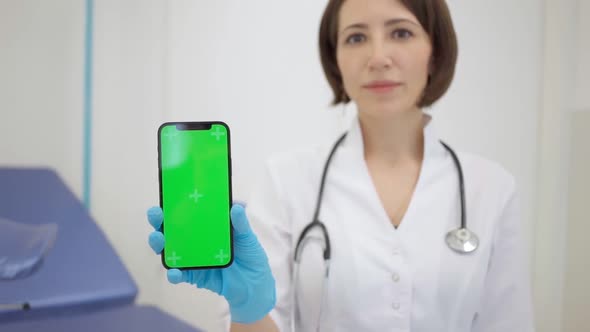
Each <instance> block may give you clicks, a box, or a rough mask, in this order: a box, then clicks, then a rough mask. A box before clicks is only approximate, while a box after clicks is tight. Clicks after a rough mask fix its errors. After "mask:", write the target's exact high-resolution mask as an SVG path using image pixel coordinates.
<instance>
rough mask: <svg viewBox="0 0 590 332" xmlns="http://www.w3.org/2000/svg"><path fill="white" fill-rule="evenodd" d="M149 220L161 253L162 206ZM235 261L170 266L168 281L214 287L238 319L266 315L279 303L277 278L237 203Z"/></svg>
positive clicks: (154, 209)
mask: <svg viewBox="0 0 590 332" xmlns="http://www.w3.org/2000/svg"><path fill="white" fill-rule="evenodd" d="M147 215H148V220H149V222H150V224H151V225H152V226H153V227H154V228H155V229H156V230H155V231H154V232H152V233H151V234H150V235H149V245H150V247H151V248H152V249H153V250H154V251H155V252H156V254H160V253H161V252H162V250H163V249H164V234H162V232H161V226H162V221H163V220H164V215H163V213H162V209H161V208H160V207H158V206H157V207H152V208H150V209H149V210H148V212H147ZM231 221H232V226H233V230H234V232H233V234H234V237H233V241H234V261H233V263H232V264H231V265H230V266H229V267H227V268H224V269H208V270H178V269H170V270H168V281H170V282H171V283H173V284H178V283H181V282H187V283H189V284H193V285H196V286H197V287H199V288H206V289H208V290H210V291H213V292H215V293H217V294H219V295H221V296H223V297H225V299H226V300H227V302H228V304H229V309H230V313H231V319H232V321H233V322H236V323H245V324H248V323H253V322H256V321H258V320H260V319H262V318H264V316H266V315H267V314H268V313H269V312H270V311H271V310H272V308H274V306H275V303H276V290H275V280H274V278H273V276H272V273H271V270H270V266H269V265H268V258H267V256H266V252H264V249H263V248H262V246H261V245H260V243H259V242H258V239H257V238H256V235H255V234H254V232H252V229H251V228H250V224H249V222H248V218H247V217H246V211H245V210H244V207H242V206H241V205H238V204H234V205H233V206H232V209H231Z"/></svg>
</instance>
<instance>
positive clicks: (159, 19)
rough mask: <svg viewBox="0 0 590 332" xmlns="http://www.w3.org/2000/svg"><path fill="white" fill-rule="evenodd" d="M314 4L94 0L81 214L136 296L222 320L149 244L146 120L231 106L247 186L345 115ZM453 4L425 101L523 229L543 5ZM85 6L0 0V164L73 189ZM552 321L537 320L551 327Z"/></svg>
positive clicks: (214, 115) (195, 115)
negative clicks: (89, 137)
mask: <svg viewBox="0 0 590 332" xmlns="http://www.w3.org/2000/svg"><path fill="white" fill-rule="evenodd" d="M583 1H584V0H582V1H580V3H582V5H583V6H586V5H585V4H584V2H583ZM324 4H325V1H317V0H300V1H276V0H274V1H273V0H256V1H248V2H245V1H236V0H218V1H195V0H192V1H191V0H176V1H164V0H127V1H116V0H101V1H96V8H95V14H96V17H95V54H94V59H95V63H94V70H95V83H94V86H95V90H94V118H93V120H94V128H93V143H94V144H93V160H94V164H93V178H92V180H93V187H92V198H93V200H92V214H93V215H94V216H95V217H96V219H97V222H98V223H99V224H100V226H101V227H102V228H103V229H104V230H105V231H106V233H107V235H108V237H109V239H110V240H111V241H112V243H113V245H114V246H115V248H116V249H117V251H118V252H119V254H120V255H121V256H122V259H123V261H124V262H125V263H126V265H127V266H128V268H129V270H130V271H131V273H132V275H133V277H134V279H135V280H136V282H137V283H138V285H139V287H140V296H139V301H140V302H141V303H157V304H159V305H160V306H161V307H162V308H163V309H164V310H166V311H169V312H171V313H173V314H175V315H176V316H178V317H181V318H182V319H185V320H187V321H189V322H191V323H193V324H195V325H198V326H201V327H203V328H205V329H206V330H207V331H221V330H222V329H223V327H222V325H223V324H222V322H221V319H220V318H219V317H220V316H221V315H223V314H224V313H225V310H226V308H225V306H224V303H223V301H222V300H221V299H219V298H218V297H217V296H215V295H212V294H209V293H208V292H205V291H199V290H194V289H192V288H191V287H189V286H171V285H169V284H168V283H167V282H166V281H165V277H164V271H163V269H162V267H161V265H160V263H159V260H158V258H157V257H156V256H155V255H153V254H151V253H150V252H149V249H148V247H147V244H146V237H147V235H148V233H149V232H150V231H151V230H150V228H149V227H148V225H147V222H146V220H145V215H144V213H145V210H146V209H147V208H148V207H149V206H151V205H155V204H157V202H158V201H157V198H158V196H157V165H156V163H157V160H156V158H157V153H156V129H157V126H158V125H159V123H161V122H163V121H166V120H208V119H220V120H224V121H226V122H228V123H229V124H230V126H231V127H232V134H233V136H232V138H233V141H232V148H233V152H234V155H233V161H234V187H235V194H236V198H237V199H243V198H245V197H246V195H247V193H248V192H249V191H250V190H251V189H252V188H253V187H254V186H255V182H254V181H255V180H254V179H255V175H256V174H257V172H258V169H259V166H260V164H261V162H262V160H263V159H264V158H265V157H266V156H268V154H270V153H271V152H273V151H278V150H282V149H285V148H289V147H292V146H295V145H305V144H309V143H311V142H314V141H315V140H318V139H322V138H324V137H327V136H328V135H329V133H330V134H331V133H333V132H334V131H336V130H338V128H339V127H340V125H341V122H343V121H342V118H341V114H340V110H332V109H330V108H329V107H327V104H328V103H329V101H330V94H329V89H328V85H327V84H326V83H325V82H324V78H323V76H322V72H321V67H320V64H319V60H318V51H317V46H316V44H317V26H318V23H319V17H320V15H321V11H322V9H323V5H324ZM449 5H450V7H451V12H452V15H453V18H454V20H455V25H456V28H457V32H458V35H459V44H460V55H459V64H458V67H457V75H456V79H455V81H454V83H453V85H452V87H451V89H450V91H449V93H448V95H447V96H446V97H445V98H444V99H443V100H442V101H441V102H440V103H439V104H438V105H436V106H435V109H434V114H435V118H436V121H438V123H439V128H440V132H441V134H442V135H443V137H444V138H446V140H447V141H449V142H450V143H451V144H452V145H454V146H456V147H458V148H461V149H465V150H470V151H473V152H476V153H480V154H482V155H484V156H486V157H488V158H491V159H494V160H497V161H499V162H500V163H501V164H503V165H504V166H505V167H506V168H507V169H508V170H510V171H511V172H512V173H513V174H514V175H515V176H516V178H517V180H518V183H519V185H520V189H521V194H522V198H523V200H522V202H523V209H524V211H523V212H524V217H525V222H526V223H527V225H528V226H529V229H531V233H530V234H531V236H532V234H533V229H535V232H537V229H536V228H537V227H538V226H539V225H538V224H539V222H538V220H539V218H537V214H536V213H535V211H536V210H537V207H538V205H536V204H537V203H539V202H538V201H536V199H535V194H536V193H537V190H538V189H539V190H540V188H551V187H550V186H542V185H539V184H538V181H537V176H538V174H539V172H540V171H539V169H538V168H537V161H538V160H540V156H541V155H542V156H545V154H544V152H543V151H544V150H542V149H541V146H540V145H539V142H546V141H547V139H548V138H551V137H552V136H551V135H545V134H544V130H545V129H546V128H545V127H543V126H541V127H539V123H540V122H542V121H545V123H546V122H547V121H548V119H547V118H546V116H545V113H543V112H542V111H541V110H542V109H543V107H542V106H544V105H542V102H543V101H544V100H545V99H543V98H542V95H541V93H542V91H543V85H542V82H543V79H546V76H543V75H542V73H543V72H544V71H547V66H548V64H547V63H546V62H544V59H545V55H544V54H545V52H546V49H544V48H543V45H544V44H545V43H546V41H545V40H544V36H545V35H546V30H545V29H544V28H546V25H544V24H545V23H546V22H545V21H546V17H547V15H548V14H547V13H546V12H545V9H544V4H543V3H542V2H539V1H535V0H520V1H508V0H503V1H494V2H490V1H460V0H449ZM568 8H569V9H571V8H573V7H568ZM263 13H264V14H263ZM83 18H84V8H83V3H81V2H80V1H72V0H69V1H66V0H54V1H52V2H51V4H49V3H48V2H46V1H42V0H2V1H0V47H1V49H2V51H1V52H0V112H1V113H0V114H1V118H0V164H44V165H52V166H54V167H56V168H58V169H59V171H60V173H61V174H62V175H63V176H64V177H65V178H66V179H67V180H68V183H69V184H70V185H71V186H72V188H73V189H74V190H75V191H76V193H78V194H79V193H81V172H82V166H81V162H82V155H81V149H82V142H81V138H82V132H81V130H82V125H81V124H82V65H83V62H82V60H83V39H82V38H83ZM579 40H582V39H579ZM584 40H585V39H584ZM578 54H580V53H578ZM582 54H585V53H582ZM560 59H562V58H560ZM563 61H566V60H563ZM582 65H584V64H582ZM549 66H551V64H549ZM585 66H587V64H586V65H585ZM559 68H560V67H559V66H558V69H559ZM584 68H587V67H584ZM584 77H585V76H584ZM581 81H582V83H584V82H585V81H584V80H581ZM583 89H584V91H585V88H583ZM577 95H580V94H579V93H578V94H577ZM562 106H563V105H562ZM562 109H563V108H562ZM543 117H545V118H543ZM30 119H39V122H37V123H39V124H36V125H35V127H34V128H35V130H34V131H35V134H29V135H25V136H23V135H22V131H20V130H19V129H18V127H16V126H15V125H14V124H19V123H23V122H24V121H29V120H30ZM543 119H544V120H543ZM302 127H303V128H305V130H304V133H305V134H304V135H301V128H302ZM14 137H20V139H18V140H15V139H14ZM268 137H272V139H269V138H268ZM540 137H544V138H545V141H544V140H543V139H540ZM41 141H42V142H43V143H42V144H40V143H39V142H41ZM557 148H559V146H558V147H557ZM549 155H551V154H549ZM552 170H553V169H550V170H549V171H547V172H548V173H547V174H550V175H552V174H553V173H552ZM542 174H545V173H542ZM546 208H547V207H546ZM541 226H543V225H541ZM541 229H543V230H551V229H550V228H547V227H545V228H541ZM535 234H538V232H537V233H535ZM547 234H548V233H546V232H544V233H542V234H541V235H542V236H541V235H538V236H537V237H536V240H537V241H541V240H542V241H543V242H541V243H539V242H537V244H538V247H537V248H541V249H542V250H541V252H542V253H545V252H549V251H550V250H551V248H550V244H549V243H546V242H544V241H545V240H546V239H547V237H546V235H547ZM564 241H565V240H564ZM562 245H563V242H562ZM561 249H563V248H561ZM536 258H537V259H536V263H537V264H538V265H543V264H544V265H545V266H546V265H547V264H549V263H551V262H552V256H544V255H537V256H536ZM562 258H563V257H562ZM562 261H563V259H562ZM535 271H536V272H537V275H535V280H537V279H538V280H541V282H540V283H537V286H539V285H542V286H543V287H537V288H536V289H535V291H536V292H537V293H538V294H542V295H543V296H541V297H539V299H540V300H539V301H538V302H537V307H538V308H542V307H544V306H545V304H546V303H545V302H544V301H545V299H547V296H548V295H552V294H555V293H557V294H561V293H560V292H561V284H557V285H552V286H551V285H550V287H553V288H552V289H551V290H550V291H546V290H545V286H547V285H548V283H549V281H551V280H553V279H548V278H545V279H543V275H542V274H543V273H545V272H547V271H546V270H543V269H540V268H537V269H536V270H535ZM553 291H554V292H553ZM554 306H555V307H557V308H558V309H560V308H561V303H557V304H554ZM538 319H540V321H542V322H543V323H545V322H547V321H551V322H554V321H560V319H561V312H560V310H556V311H554V312H551V311H549V310H545V311H543V316H542V317H540V318H538ZM548 326H550V325H541V326H539V331H547V332H549V331H551V332H553V331H557V330H558V329H549V328H548Z"/></svg>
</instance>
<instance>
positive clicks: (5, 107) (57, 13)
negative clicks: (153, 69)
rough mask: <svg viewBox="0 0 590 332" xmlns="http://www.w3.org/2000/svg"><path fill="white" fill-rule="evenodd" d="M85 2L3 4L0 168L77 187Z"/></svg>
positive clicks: (19, 0)
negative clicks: (32, 171)
mask: <svg viewBox="0 0 590 332" xmlns="http://www.w3.org/2000/svg"><path fill="white" fill-rule="evenodd" d="M83 22H84V3H83V2H80V1H74V0H55V1H51V2H47V1H38V0H2V1H0V165H15V166H16V165H27V166H49V167H52V168H55V169H57V170H59V171H60V173H61V175H62V177H63V178H64V179H65V181H67V183H68V184H69V185H70V186H71V187H72V188H73V190H74V191H75V192H76V193H77V194H81V192H82V191H81V186H82V154H81V153H82V145H83V144H82V114H83V112H82V110H83V104H82V102H83V84H82V83H83V72H82V69H83V60H84V57H83V55H84V41H83V38H84V30H83Z"/></svg>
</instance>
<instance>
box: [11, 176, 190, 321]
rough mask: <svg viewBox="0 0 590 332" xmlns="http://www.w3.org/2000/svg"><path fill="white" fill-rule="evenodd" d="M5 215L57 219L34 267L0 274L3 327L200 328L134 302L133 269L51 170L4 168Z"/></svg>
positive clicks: (25, 219)
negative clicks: (25, 272) (20, 273)
mask: <svg viewBox="0 0 590 332" xmlns="http://www.w3.org/2000/svg"><path fill="white" fill-rule="evenodd" d="M0 217H2V218H6V219H9V220H12V221H14V222H17V223H24V224H28V225H38V224H47V223H56V224H58V232H57V238H56V240H55V243H54V245H53V247H52V249H50V251H49V252H48V254H47V256H46V257H45V259H44V260H43V262H42V264H41V265H40V266H39V267H38V268H37V269H36V270H35V271H34V272H33V273H32V274H31V275H29V276H27V277H24V278H18V279H14V280H6V279H0V331H2V332H4V331H11V332H12V331H14V332H32V331H43V332H47V331H64V332H70V331H84V332H94V331H97V332H98V331H101V332H103V331H114V332H119V331H121V332H122V331H141V332H151V331H154V332H156V331H157V332H163V331H179V332H196V331H198V330H196V329H194V328H192V327H190V326H189V325H187V324H186V323H184V322H181V321H179V320H178V319H176V318H174V317H172V316H170V315H168V314H166V313H164V312H162V311H160V310H159V309H157V308H155V307H150V306H138V305H135V304H134V301H135V298H136V295H137V287H136V285H135V283H134V282H133V280H132V279H131V277H130V275H129V273H128V272H127V270H126V269H125V267H124V266H123V264H122V262H121V260H120V259H119V257H118V256H117V254H116V252H115V251H114V250H113V248H112V247H111V246H110V244H109V243H108V241H107V239H106V237H105V236H104V234H103V232H102V231H101V230H100V229H99V228H98V227H97V225H96V224H95V223H94V221H93V220H92V218H91V217H90V216H89V214H88V212H87V211H86V209H85V208H84V206H83V205H82V204H81V203H80V201H79V200H78V199H77V198H76V197H75V196H74V194H73V193H72V192H71V191H70V190H69V189H68V188H67V186H66V185H65V184H64V182H63V181H62V180H61V179H60V178H59V176H58V175H57V174H56V173H55V172H53V171H52V170H49V169H41V168H0ZM0 232H2V229H0ZM146 250H148V248H147V244H146ZM1 255H2V253H0V256H1Z"/></svg>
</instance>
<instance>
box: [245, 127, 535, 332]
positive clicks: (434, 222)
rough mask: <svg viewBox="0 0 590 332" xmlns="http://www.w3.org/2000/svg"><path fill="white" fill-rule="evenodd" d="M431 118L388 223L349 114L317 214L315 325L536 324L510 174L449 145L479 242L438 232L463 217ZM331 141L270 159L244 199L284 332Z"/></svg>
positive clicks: (416, 330) (442, 327) (481, 330)
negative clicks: (451, 239) (326, 246)
mask: <svg viewBox="0 0 590 332" xmlns="http://www.w3.org/2000/svg"><path fill="white" fill-rule="evenodd" d="M433 126H434V123H433V121H429V123H428V124H427V125H426V126H425V128H424V158H423V163H422V166H421V170H420V174H419V178H418V182H417V185H416V188H415V191H414V194H413V196H412V198H411V201H410V204H409V206H408V209H407V212H406V214H405V216H404V217H403V219H402V223H401V225H400V226H399V227H398V228H397V229H396V228H394V227H393V225H392V223H391V222H390V220H389V218H388V216H387V214H386V212H385V210H384V208H383V206H382V204H381V202H380V199H379V197H378V194H377V192H376V190H375V187H374V185H373V182H372V180H371V177H370V174H369V172H368V169H367V167H366V164H365V160H364V156H363V141H362V135H361V129H360V125H359V122H358V119H355V120H354V121H353V122H352V125H351V128H350V130H349V134H348V136H347V138H346V139H345V141H344V142H343V144H342V145H341V146H340V148H339V149H338V150H337V152H336V154H335V156H334V159H333V160H332V164H331V167H330V169H329V171H328V175H327V180H326V186H325V191H324V199H323V205H322V208H321V212H320V216H319V219H320V220H321V221H322V222H323V223H324V224H325V225H326V227H327V229H328V232H329V236H330V241H331V246H332V258H331V266H330V276H329V279H328V282H327V284H326V285H325V292H326V293H325V302H324V305H323V306H322V314H321V328H322V329H321V330H322V331H355V332H358V331H379V332H382V331H396V332H397V331H400V332H401V331H412V332H433V331H437V332H440V331H449V332H492V331H494V332H529V331H533V330H534V328H533V314H532V301H531V293H530V279H529V271H528V268H529V263H528V259H527V258H528V254H527V252H526V250H527V248H528V246H527V244H526V242H525V236H524V234H523V228H522V223H521V219H520V217H519V214H518V204H517V199H516V188H515V181H514V178H513V176H512V175H510V174H509V173H508V172H507V171H506V170H504V169H503V168H502V167H501V166H499V165H498V164H497V163H494V162H492V161H489V160H486V159H484V158H481V157H478V156H475V155H472V154H468V153H463V152H459V151H458V152H457V154H458V157H459V160H460V162H461V165H462V168H463V172H464V178H465V195H466V217H467V225H468V228H469V229H470V230H472V231H473V232H475V233H476V234H477V235H478V236H479V239H480V246H479V248H478V249H477V250H476V251H475V252H474V253H471V254H458V253H456V252H453V251H451V250H450V249H449V247H448V246H447V245H446V243H445V241H444V239H445V234H446V233H447V232H448V231H449V230H452V229H455V228H457V227H458V226H459V225H460V200H459V182H458V181H459V180H458V175H457V170H456V167H455V165H454V163H453V160H452V157H451V155H450V153H449V152H448V151H446V150H445V149H444V147H443V146H442V145H441V144H440V142H439V138H438V137H437V135H436V131H435V129H434V127H433ZM335 139H336V138H334V140H333V141H329V142H326V144H324V145H321V146H319V147H316V148H309V149H302V150H298V151H292V152H288V153H282V154H280V155H276V156H274V157H273V158H271V159H270V160H269V161H268V162H267V164H266V169H265V172H264V173H265V176H263V178H262V180H261V181H260V182H259V183H257V184H256V190H255V192H254V193H253V195H252V197H251V198H250V199H249V200H248V208H247V213H248V216H249V219H250V222H251V224H252V227H253V229H254V231H255V233H256V234H257V236H258V239H259V241H260V242H261V244H262V246H263V247H264V249H265V250H266V253H267V255H268V257H269V262H270V265H271V268H272V272H273V275H274V277H275V280H276V290H277V304H276V307H275V309H274V310H273V311H272V312H271V313H270V315H271V317H272V318H273V320H274V321H275V322H276V323H277V325H278V326H279V329H280V330H281V331H290V330H291V328H290V321H291V315H292V310H293V300H292V295H293V294H292V288H293V287H292V286H293V254H294V248H295V245H296V242H297V238H298V237H299V234H300V233H301V230H302V229H303V228H304V227H305V226H306V225H307V224H308V223H309V222H310V221H311V219H312V217H313V212H314V208H315V204H316V199H317V191H318V188H319V183H320V178H321V173H322V169H323V166H324V163H325V160H326V157H327V155H328V154H329V151H330V149H331V147H332V145H333V144H334V141H335ZM318 234H320V233H318V232H315V235H313V236H312V237H314V238H315V237H317V235H318ZM317 238H318V239H319V238H320V237H317ZM320 244H321V242H318V241H315V240H314V241H311V242H310V246H309V248H310V249H306V254H305V255H304V257H302V263H301V268H300V278H301V281H300V283H299V285H298V287H297V292H298V294H299V295H298V296H299V298H300V300H301V302H299V303H300V304H299V306H300V307H303V309H302V318H301V324H303V325H301V326H302V327H300V328H299V329H298V330H299V331H308V330H312V329H313V327H314V326H315V324H316V322H317V319H318V313H319V303H320V302H321V301H320V299H321V295H320V294H321V292H322V284H323V279H322V272H323V266H324V265H323V260H322V259H321V251H320V250H319V248H320ZM314 245H315V252H313V251H314ZM312 252H313V253H312ZM305 301H306V302H305ZM302 302H303V303H302Z"/></svg>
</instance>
